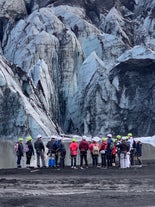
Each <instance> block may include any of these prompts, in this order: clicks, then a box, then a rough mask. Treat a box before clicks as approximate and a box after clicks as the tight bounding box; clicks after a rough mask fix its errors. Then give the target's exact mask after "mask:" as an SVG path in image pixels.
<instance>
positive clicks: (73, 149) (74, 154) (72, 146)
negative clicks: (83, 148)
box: [69, 138, 78, 169]
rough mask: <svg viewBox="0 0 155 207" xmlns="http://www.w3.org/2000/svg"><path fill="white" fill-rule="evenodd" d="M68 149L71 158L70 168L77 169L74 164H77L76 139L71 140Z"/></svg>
mask: <svg viewBox="0 0 155 207" xmlns="http://www.w3.org/2000/svg"><path fill="white" fill-rule="evenodd" d="M69 149H70V156H71V168H74V169H77V167H76V162H77V160H76V159H77V154H78V143H77V142H76V139H75V138H73V139H72V142H71V144H70V145H69Z"/></svg>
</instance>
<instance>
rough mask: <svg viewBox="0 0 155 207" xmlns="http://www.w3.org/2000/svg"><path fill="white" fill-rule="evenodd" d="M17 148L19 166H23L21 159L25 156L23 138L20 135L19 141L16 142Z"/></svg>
mask: <svg viewBox="0 0 155 207" xmlns="http://www.w3.org/2000/svg"><path fill="white" fill-rule="evenodd" d="M16 146H17V149H16V156H17V168H21V167H22V165H21V160H22V157H23V156H24V151H23V150H24V147H23V138H22V137H20V138H19V139H18V142H17V143H16Z"/></svg>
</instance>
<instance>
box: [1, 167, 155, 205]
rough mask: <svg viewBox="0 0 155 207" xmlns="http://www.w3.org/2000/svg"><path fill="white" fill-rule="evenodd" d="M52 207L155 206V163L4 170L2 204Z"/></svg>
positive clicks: (2, 173)
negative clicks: (121, 166)
mask: <svg viewBox="0 0 155 207" xmlns="http://www.w3.org/2000/svg"><path fill="white" fill-rule="evenodd" d="M52 206H53V207H67V206H74V207H83V206H87V207H88V206H89V207H94V206H95V207H98V206H105V207H120V206H123V207H129V206H132V207H138V206H139V207H143V206H145V207H153V206H154V207H155V164H150V163H148V164H145V165H144V166H143V167H138V166H135V167H132V168H130V169H119V168H118V167H113V168H110V169H102V168H92V167H90V168H88V169H83V170H81V169H70V168H69V167H66V168H65V169H62V170H57V169H49V168H47V169H39V170H38V169H1V170H0V207H52Z"/></svg>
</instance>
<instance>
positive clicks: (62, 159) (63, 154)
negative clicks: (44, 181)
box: [59, 138, 66, 168]
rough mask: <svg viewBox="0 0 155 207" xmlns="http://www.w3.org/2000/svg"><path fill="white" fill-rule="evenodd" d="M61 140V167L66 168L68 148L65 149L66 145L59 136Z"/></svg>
mask: <svg viewBox="0 0 155 207" xmlns="http://www.w3.org/2000/svg"><path fill="white" fill-rule="evenodd" d="M59 142H60V168H64V167H65V157H66V149H65V145H64V143H63V142H62V139H61V138H59Z"/></svg>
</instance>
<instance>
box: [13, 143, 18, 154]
mask: <svg viewBox="0 0 155 207" xmlns="http://www.w3.org/2000/svg"><path fill="white" fill-rule="evenodd" d="M18 146H19V144H18V142H16V143H15V144H14V150H15V152H17V151H18Z"/></svg>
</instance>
